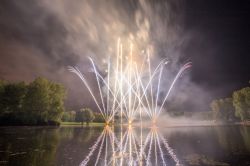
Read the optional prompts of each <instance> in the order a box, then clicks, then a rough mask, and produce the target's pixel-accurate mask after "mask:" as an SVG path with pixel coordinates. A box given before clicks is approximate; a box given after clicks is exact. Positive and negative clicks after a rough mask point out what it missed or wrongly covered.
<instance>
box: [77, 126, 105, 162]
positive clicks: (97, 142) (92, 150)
mask: <svg viewBox="0 0 250 166" xmlns="http://www.w3.org/2000/svg"><path fill="white" fill-rule="evenodd" d="M103 135H104V131H102V133H101V135H100V136H99V137H98V139H97V140H96V142H95V144H94V145H93V146H92V147H91V148H90V149H91V150H90V152H89V154H88V155H87V156H86V157H85V159H84V160H83V161H82V162H81V163H80V166H85V165H87V164H88V162H89V160H90V157H91V156H92V155H93V153H94V151H95V150H96V148H97V146H98V144H99V142H100V141H101V140H102V138H103Z"/></svg>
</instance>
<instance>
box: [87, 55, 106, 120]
mask: <svg viewBox="0 0 250 166" xmlns="http://www.w3.org/2000/svg"><path fill="white" fill-rule="evenodd" d="M88 58H89V60H90V61H91V63H92V66H93V68H94V71H95V72H94V73H95V76H96V81H97V84H98V89H99V93H100V96H101V101H102V107H103V110H104V112H105V114H106V116H107V112H106V108H105V104H104V99H103V95H102V93H103V92H102V89H101V86H100V80H99V78H98V75H97V74H96V73H97V70H96V67H95V63H94V61H93V60H92V59H91V58H90V57H88Z"/></svg>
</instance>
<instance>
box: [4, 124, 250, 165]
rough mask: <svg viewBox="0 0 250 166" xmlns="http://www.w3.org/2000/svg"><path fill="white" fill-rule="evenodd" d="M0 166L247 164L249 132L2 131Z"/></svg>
mask: <svg viewBox="0 0 250 166" xmlns="http://www.w3.org/2000/svg"><path fill="white" fill-rule="evenodd" d="M0 136H1V137H0V165H21V166H22V165H23V166H29V165H39V166H50V165H59V166H74V165H76V166H77V165H81V164H82V165H84V164H86V165H94V164H97V165H120V164H121V163H122V164H123V165H127V164H133V165H140V164H141V165H147V164H148V165H170V166H171V165H186V166H193V165H198V166H199V165H202V166H206V165H221V166H226V165H232V166H249V165H250V127H240V126H233V127H232V126H231V127H171V128H143V129H141V128H123V129H122V132H121V129H120V128H119V127H118V128H115V129H113V128H105V129H104V128H103V127H1V128H0Z"/></svg>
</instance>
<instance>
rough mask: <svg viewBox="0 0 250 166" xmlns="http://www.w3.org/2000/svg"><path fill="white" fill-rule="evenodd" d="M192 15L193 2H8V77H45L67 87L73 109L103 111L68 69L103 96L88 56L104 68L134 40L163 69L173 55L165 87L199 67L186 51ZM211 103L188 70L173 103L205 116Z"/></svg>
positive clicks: (0, 23) (2, 34) (0, 38)
mask: <svg viewBox="0 0 250 166" xmlns="http://www.w3.org/2000/svg"><path fill="white" fill-rule="evenodd" d="M184 9H185V3H184V2H183V1H175V0H169V1H154V2H153V1H146V0H139V1H133V0H130V1H123V0H118V1H117V0H109V1H98V0H91V1H90V0H89V1H88V0H74V1H68V0H54V1H50V0H43V1H33V0H26V1H19V0H11V1H9V0H2V1H1V5H0V11H1V12H0V51H1V53H0V54H1V61H0V77H1V79H7V80H11V81H21V80H25V81H31V80H33V79H34V78H35V77H37V76H44V77H47V78H49V79H51V80H54V81H58V82H61V83H62V84H64V85H65V86H66V88H67V90H68V99H67V106H68V108H76V109H78V108H79V107H83V106H89V107H92V108H95V106H94V102H93V100H92V98H91V97H90V96H89V94H88V91H87V89H86V88H85V87H84V85H83V84H82V83H81V82H80V80H79V79H78V78H77V77H76V76H75V75H72V73H70V72H68V71H67V66H69V65H72V66H78V67H79V68H80V70H81V71H82V72H83V73H84V74H85V76H86V77H87V78H88V81H89V82H90V83H91V85H92V88H93V89H94V90H97V87H96V82H95V77H94V76H93V74H92V73H90V72H89V70H90V67H91V66H90V63H89V61H88V59H87V57H88V56H90V57H92V58H94V60H95V61H96V63H98V66H99V68H100V70H104V67H105V61H106V60H107V57H108V56H111V57H112V56H115V54H116V42H117V39H118V38H120V39H121V41H122V43H123V44H124V47H125V48H126V47H127V48H128V43H129V42H130V41H132V42H133V43H134V45H135V52H136V53H140V52H142V51H145V50H146V49H150V51H151V52H152V55H153V59H154V61H155V63H157V62H159V60H160V59H162V58H165V57H167V59H168V60H169V61H170V64H169V65H168V66H167V68H166V69H164V76H163V79H164V80H163V83H162V84H161V86H162V89H165V87H167V86H168V85H169V82H170V81H172V78H173V76H174V75H175V74H176V73H177V70H178V69H179V68H180V66H181V65H182V64H183V63H184V62H186V61H190V60H191V61H192V58H191V57H188V56H187V55H186V54H185V52H184V51H185V49H186V47H187V45H188V43H189V40H190V38H192V34H191V33H187V31H185V30H184V29H183V24H184V20H185V15H184V14H185V13H184V12H183V11H184ZM125 52H126V50H125ZM166 89H167V88H166ZM197 95H199V97H198V96H197ZM209 97H210V95H209V93H207V92H206V91H205V90H204V89H203V88H201V87H199V86H198V85H197V84H195V83H193V82H192V81H191V78H190V71H187V72H185V73H184V74H183V76H182V77H181V79H180V80H179V82H178V83H177V85H176V86H175V88H174V90H173V93H171V96H170V100H169V101H168V102H167V104H168V103H171V102H174V103H176V104H175V105H177V106H178V105H179V106H183V107H184V105H185V107H184V108H183V107H179V108H182V109H185V110H194V109H200V110H203V109H206V108H203V107H204V103H206V104H207V102H208V101H209Z"/></svg>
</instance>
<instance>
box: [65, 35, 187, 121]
mask: <svg viewBox="0 0 250 166" xmlns="http://www.w3.org/2000/svg"><path fill="white" fill-rule="evenodd" d="M150 57H151V55H150V52H149V51H147V54H146V55H143V58H142V59H143V60H142V61H141V62H140V63H139V62H138V61H135V60H136V59H138V57H137V58H136V55H135V54H134V53H133V44H132V43H131V44H130V51H129V55H128V56H125V55H124V53H123V45H122V43H121V42H120V39H118V42H117V54H116V57H115V58H113V59H111V58H110V57H109V58H108V62H107V69H105V71H106V73H107V76H106V77H105V78H104V77H103V76H102V75H101V74H100V73H99V71H98V70H97V66H96V64H95V63H94V61H93V59H92V58H91V57H89V60H90V63H91V65H92V69H93V72H94V75H95V78H96V82H97V85H98V93H96V92H95V93H94V92H93V91H92V89H91V87H90V85H89V83H88V81H87V79H86V78H85V77H84V75H83V74H82V73H81V72H80V70H79V69H78V68H77V67H69V71H71V72H73V73H75V74H76V75H77V76H78V77H79V78H80V79H81V80H82V82H83V83H84V85H85V86H86V87H87V89H88V91H89V93H90V95H91V96H92V98H93V100H94V102H95V104H96V106H97V107H98V110H99V111H100V112H101V114H102V116H103V118H104V119H105V121H106V124H107V125H108V124H110V122H111V121H113V120H114V116H115V115H116V114H119V115H120V119H121V122H120V123H121V124H122V123H123V118H125V119H126V121H127V122H128V124H132V122H133V120H135V119H136V118H135V116H136V114H137V113H138V112H139V111H141V110H142V111H143V112H145V113H146V114H147V115H148V117H149V118H150V119H151V120H152V122H153V124H155V123H156V122H157V119H158V117H159V116H160V114H161V112H162V110H163V106H164V104H165V103H166V101H167V99H168V97H169V94H170V92H171V91H172V89H173V87H174V85H175V83H176V81H177V80H178V78H179V77H180V75H181V74H182V73H183V71H185V70H186V69H187V68H189V67H191V63H190V62H188V63H186V64H185V65H183V66H182V67H181V68H180V70H179V71H178V73H177V74H176V76H175V77H174V79H173V81H172V83H171V84H170V86H169V88H168V89H167V91H166V89H164V91H166V94H165V95H164V97H163V100H162V102H160V101H159V96H160V92H162V91H163V89H161V82H162V74H163V70H164V67H165V66H166V65H167V64H168V61H167V60H166V59H163V60H161V61H160V63H159V64H158V65H157V66H156V68H154V69H153V68H152V62H151V58H150ZM145 78H147V81H145ZM155 80H156V81H157V83H155ZM154 87H156V88H155V89H156V90H154ZM97 97H100V98H101V101H100V102H99V101H97ZM159 103H160V104H159ZM140 114H141V112H140Z"/></svg>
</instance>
